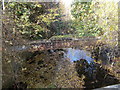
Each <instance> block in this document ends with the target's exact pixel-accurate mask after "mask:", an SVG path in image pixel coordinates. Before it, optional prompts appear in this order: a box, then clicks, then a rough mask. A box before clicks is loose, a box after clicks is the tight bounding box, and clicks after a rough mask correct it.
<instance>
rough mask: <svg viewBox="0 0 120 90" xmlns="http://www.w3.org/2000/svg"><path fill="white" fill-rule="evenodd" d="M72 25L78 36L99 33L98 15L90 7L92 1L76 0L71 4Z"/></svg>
mask: <svg viewBox="0 0 120 90" xmlns="http://www.w3.org/2000/svg"><path fill="white" fill-rule="evenodd" d="M71 13H72V15H73V18H74V19H73V26H74V27H75V28H76V33H77V34H78V35H79V36H97V35H99V34H100V33H101V28H100V26H98V16H97V15H96V14H95V12H94V9H93V8H92V2H80V1H79V0H76V1H75V2H74V3H73V4H72V11H71Z"/></svg>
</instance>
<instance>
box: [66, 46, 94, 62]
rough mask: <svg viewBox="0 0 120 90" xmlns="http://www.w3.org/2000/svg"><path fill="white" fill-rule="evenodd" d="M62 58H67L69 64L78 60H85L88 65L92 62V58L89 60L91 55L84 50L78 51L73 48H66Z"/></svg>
mask: <svg viewBox="0 0 120 90" xmlns="http://www.w3.org/2000/svg"><path fill="white" fill-rule="evenodd" d="M64 57H67V58H69V60H70V61H71V62H74V61H77V60H80V59H85V60H87V62H88V63H89V64H90V63H91V62H93V58H91V54H90V52H88V51H85V50H80V49H73V48H68V49H67V52H66V53H65V55H64Z"/></svg>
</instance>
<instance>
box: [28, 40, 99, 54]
mask: <svg viewBox="0 0 120 90" xmlns="http://www.w3.org/2000/svg"><path fill="white" fill-rule="evenodd" d="M98 40H99V39H96V38H81V39H75V40H48V41H33V42H30V43H29V51H32V52H33V51H43V50H49V49H61V48H71V47H85V46H90V45H95V44H96V42H97V41H98Z"/></svg>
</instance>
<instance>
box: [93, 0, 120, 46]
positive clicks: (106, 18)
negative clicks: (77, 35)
mask: <svg viewBox="0 0 120 90" xmlns="http://www.w3.org/2000/svg"><path fill="white" fill-rule="evenodd" d="M101 2H104V3H101ZM93 7H95V13H96V14H97V15H98V17H99V19H98V25H99V26H101V27H102V31H103V40H108V43H109V44H111V45H116V44H117V43H118V41H117V38H118V13H119V12H118V3H117V2H112V1H111V2H108V1H107V0H100V1H99V0H94V5H93Z"/></svg>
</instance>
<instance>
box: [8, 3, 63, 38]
mask: <svg viewBox="0 0 120 90" xmlns="http://www.w3.org/2000/svg"><path fill="white" fill-rule="evenodd" d="M58 6H59V5H58V4H56V3H47V2H46V3H30V2H29V3H28V2H27V3H21V2H10V3H8V4H7V6H6V7H7V9H6V10H7V11H8V12H9V15H10V16H11V18H12V20H13V21H14V22H15V23H16V29H15V30H17V31H19V32H20V33H21V34H22V35H25V36H26V37H27V38H29V39H42V38H49V37H51V36H52V35H54V34H56V33H57V32H58V31H59V30H60V28H61V27H63V26H62V25H61V26H58V24H59V25H60V23H62V21H61V19H60V18H61V14H60V9H58ZM56 23H58V24H56ZM56 25H57V27H56Z"/></svg>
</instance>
